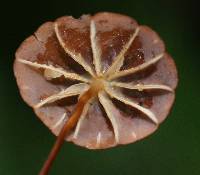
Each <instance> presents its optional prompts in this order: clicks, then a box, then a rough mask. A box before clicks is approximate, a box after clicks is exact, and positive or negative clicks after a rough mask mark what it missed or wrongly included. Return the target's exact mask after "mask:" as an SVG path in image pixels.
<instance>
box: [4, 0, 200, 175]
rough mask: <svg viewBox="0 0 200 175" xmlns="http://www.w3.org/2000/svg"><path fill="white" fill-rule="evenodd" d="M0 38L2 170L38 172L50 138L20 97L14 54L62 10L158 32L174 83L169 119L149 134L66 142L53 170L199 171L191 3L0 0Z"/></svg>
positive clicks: (199, 65) (199, 73)
mask: <svg viewBox="0 0 200 175" xmlns="http://www.w3.org/2000/svg"><path fill="white" fill-rule="evenodd" d="M2 3H3V2H2ZM2 3H1V6H0V9H1V11H0V14H1V27H0V30H1V35H0V41H1V42H0V175H36V174H37V173H38V171H39V170H40V168H41V166H42V164H43V162H44V160H45V159H46V156H47V154H48V153H49V150H50V148H51V146H52V144H53V142H54V141H55V137H54V136H53V135H52V134H51V133H50V132H49V130H48V129H47V128H46V127H45V126H44V125H43V124H42V123H41V122H40V121H39V120H38V119H37V117H36V116H35V114H34V113H33V111H32V109H31V108H30V107H28V106H27V105H26V104H25V103H24V102H23V101H22V99H21V97H20V95H19V92H18V88H17V86H16V82H15V78H14V76H13V69H12V66H13V60H14V53H15V50H16V49H17V47H18V46H19V44H20V43H21V42H22V41H23V40H24V39H25V38H26V37H27V36H29V35H30V34H32V33H33V32H34V31H35V30H36V29H37V27H38V26H40V25H41V24H42V23H43V22H45V21H48V20H54V19H55V18H57V17H60V16H63V15H73V16H74V17H79V16H80V15H81V14H87V13H91V14H93V13H95V12H98V11H112V12H120V13H123V14H127V15H129V16H131V17H134V18H135V19H136V20H137V21H138V22H139V23H140V24H145V25H149V26H150V27H152V28H153V29H154V30H156V31H157V32H158V33H159V34H160V36H161V37H162V38H163V40H164V41H165V43H166V47H167V50H168V51H169V53H171V55H172V56H173V58H174V59H175V62H176V64H177V68H178V72H179V79H180V80H179V85H178V89H177V92H176V102H175V105H174V106H173V109H172V112H171V113H170V115H169V117H168V119H167V120H166V121H165V122H164V123H163V124H162V125H161V126H160V129H159V130H158V131H157V132H156V133H155V134H153V135H151V136H150V137H148V138H146V139H144V140H142V141H140V142H137V143H135V144H130V145H127V146H122V147H117V148H113V149H108V150H103V151H90V150H86V149H83V148H81V147H77V146H75V145H73V144H71V143H65V144H64V146H63V148H62V150H61V152H60V154H59V156H58V157H57V159H56V161H55V162H54V165H53V167H52V169H51V173H50V174H52V175H69V174H70V175H78V174H79V175H80V174H88V175H90V174H91V175H108V174H115V175H168V174H170V175H179V174H180V175H188V174H191V175H199V174H200V112H199V109H200V93H199V91H200V58H199V51H200V37H199V31H200V27H199V23H200V15H199V13H198V5H197V4H195V1H193V0H188V1H175V0H173V1H172V0H168V1H165V0H164V1H159V0H155V1H153V0H151V1H148V0H138V1H134V0H121V1H120V0H106V1H103V0H96V1H95V0H93V1H92V0H82V1H81V0H70V1H69V0H65V1H59V0H56V1H50V0H49V1H38V2H37V1H26V2H22V1H4V5H3V4H2Z"/></svg>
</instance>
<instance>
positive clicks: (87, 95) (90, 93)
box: [39, 87, 97, 175]
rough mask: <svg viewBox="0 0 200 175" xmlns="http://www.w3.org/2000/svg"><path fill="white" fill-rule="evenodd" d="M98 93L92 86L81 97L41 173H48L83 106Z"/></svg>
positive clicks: (40, 174)
mask: <svg viewBox="0 0 200 175" xmlns="http://www.w3.org/2000/svg"><path fill="white" fill-rule="evenodd" d="M96 95H97V91H96V89H95V88H92V87H91V88H90V89H89V90H88V91H86V92H85V93H84V94H83V95H82V96H81V97H80V99H79V101H78V103H77V106H76V109H75V112H74V113H73V114H72V115H71V117H70V118H69V120H68V121H67V122H66V123H65V124H64V126H63V128H62V130H61V131H60V133H59V136H58V137H57V140H56V142H55V144H54V146H53V148H52V150H51V152H50V153H49V156H48V158H47V160H46V162H45V163H44V165H43V167H42V169H41V171H40V173H39V175H47V174H48V172H49V169H50V167H51V165H52V163H53V161H54V159H55V158H56V156H57V154H58V152H59V150H60V148H61V146H62V144H63V142H64V139H65V137H66V135H67V134H68V133H69V131H71V129H73V128H74V126H75V125H76V123H77V122H78V119H79V118H80V116H81V113H82V111H83V108H84V106H85V104H86V102H87V101H88V100H89V99H91V98H92V97H93V96H96Z"/></svg>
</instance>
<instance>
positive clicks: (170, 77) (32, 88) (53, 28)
mask: <svg viewBox="0 0 200 175" xmlns="http://www.w3.org/2000/svg"><path fill="white" fill-rule="evenodd" d="M14 72H15V76H16V79H17V84H18V86H19V90H20V93H21V96H22V97H23V99H24V101H25V102H26V103H27V104H28V105H29V106H31V107H32V108H33V109H34V111H35V113H36V115H37V116H38V117H39V118H40V119H41V121H42V122H43V123H44V124H45V125H46V126H47V127H48V128H49V129H50V130H51V131H52V132H53V134H55V135H56V136H58V138H57V141H56V143H55V145H54V147H53V149H52V151H51V153H50V155H49V158H48V160H47V162H46V164H45V165H44V167H43V169H42V170H41V172H40V174H41V175H42V174H43V175H44V174H47V172H48V169H49V167H50V165H51V163H52V161H53V159H54V158H55V155H56V153H57V152H58V150H59V148H60V146H61V144H62V143H63V140H67V141H72V142H73V143H75V144H77V145H80V146H83V147H86V148H89V149H105V148H110V147H114V146H117V145H122V144H123V145H124V144H129V143H133V142H135V141H138V140H140V139H142V138H144V137H146V136H148V135H150V134H151V133H153V132H154V131H155V130H156V129H157V128H158V126H159V124H160V123H161V122H162V121H163V120H164V119H165V118H166V116H167V115H168V113H169V111H170V108H171V107H172V104H173V101H174V96H175V94H174V90H175V88H176V86H177V71H176V66H175V63H174V61H173V59H172V58H171V56H170V55H169V54H168V53H166V51H165V46H164V43H163V41H162V40H161V39H160V37H159V36H158V35H157V34H156V33H155V32H154V31H153V30H152V29H150V28H149V27H147V26H140V25H138V24H137V22H136V21H135V20H134V19H132V18H130V17H128V16H125V15H121V14H115V13H97V14H95V15H93V16H91V15H83V16H81V17H80V18H79V19H74V18H73V17H71V16H64V17H61V18H58V19H56V21H55V22H46V23H44V24H42V25H41V26H40V27H39V29H38V30H37V31H36V32H35V33H34V34H33V35H31V36H30V37H28V38H27V39H26V40H25V41H24V42H23V43H22V44H21V45H20V47H19V48H18V50H17V52H16V59H15V63H14Z"/></svg>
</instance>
